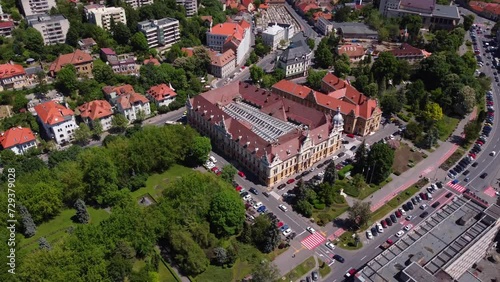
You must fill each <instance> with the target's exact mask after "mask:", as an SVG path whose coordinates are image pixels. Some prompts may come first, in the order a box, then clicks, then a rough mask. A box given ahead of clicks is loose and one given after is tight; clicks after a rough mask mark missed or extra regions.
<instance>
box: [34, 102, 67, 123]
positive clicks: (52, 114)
mask: <svg viewBox="0 0 500 282" xmlns="http://www.w3.org/2000/svg"><path fill="white" fill-rule="evenodd" d="M35 111H36V113H37V115H38V117H39V118H40V120H41V121H42V122H43V123H45V124H49V125H54V124H58V123H60V122H63V121H64V120H65V119H67V118H69V117H70V116H73V115H74V114H75V113H74V112H73V111H72V110H70V109H68V108H66V107H65V106H63V105H61V104H58V103H56V102H54V101H48V102H45V103H42V104H38V105H36V106H35Z"/></svg>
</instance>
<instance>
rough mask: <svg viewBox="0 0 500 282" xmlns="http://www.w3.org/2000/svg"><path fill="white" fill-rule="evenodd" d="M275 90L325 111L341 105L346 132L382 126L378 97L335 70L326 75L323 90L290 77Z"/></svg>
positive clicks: (275, 86) (361, 132)
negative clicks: (356, 85) (370, 95)
mask: <svg viewBox="0 0 500 282" xmlns="http://www.w3.org/2000/svg"><path fill="white" fill-rule="evenodd" d="M272 91H273V93H275V94H278V95H279V96H282V97H285V98H287V99H290V100H293V101H295V102H297V103H300V104H302V105H305V106H307V107H311V108H314V109H317V110H319V111H322V112H324V113H332V112H334V111H336V110H337V109H340V113H341V114H342V116H343V118H344V132H345V133H352V134H357V135H360V136H366V135H368V134H370V133H371V132H375V131H377V130H378V129H379V127H380V121H381V117H382V111H381V110H380V108H379V107H378V104H377V100H374V99H371V98H368V97H366V96H365V95H363V94H362V93H360V92H359V91H358V90H356V88H354V87H352V86H351V85H350V84H349V83H347V82H346V81H344V80H342V79H340V78H338V77H336V76H335V75H333V74H332V73H328V74H326V75H325V77H323V80H322V81H321V92H318V91H314V90H312V89H311V88H309V87H307V86H303V85H299V84H296V83H294V82H292V81H288V80H281V81H279V82H277V83H276V84H274V85H273V87H272Z"/></svg>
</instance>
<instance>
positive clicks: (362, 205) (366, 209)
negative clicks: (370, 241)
mask: <svg viewBox="0 0 500 282" xmlns="http://www.w3.org/2000/svg"><path fill="white" fill-rule="evenodd" d="M370 205H371V202H361V201H356V202H354V204H353V205H352V206H351V207H350V208H349V211H348V216H349V220H350V221H351V222H352V223H353V226H352V227H353V229H354V230H358V229H359V228H360V227H362V226H365V224H366V223H367V222H368V221H369V220H370V218H371V215H372V212H371V209H370Z"/></svg>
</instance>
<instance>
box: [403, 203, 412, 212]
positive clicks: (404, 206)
mask: <svg viewBox="0 0 500 282" xmlns="http://www.w3.org/2000/svg"><path fill="white" fill-rule="evenodd" d="M401 208H402V209H403V210H404V211H409V210H410V208H409V207H408V205H406V204H403V205H402V206H401Z"/></svg>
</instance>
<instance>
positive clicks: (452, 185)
mask: <svg viewBox="0 0 500 282" xmlns="http://www.w3.org/2000/svg"><path fill="white" fill-rule="evenodd" d="M446 186H448V187H450V188H451V189H454V190H456V191H458V192H459V193H463V192H464V191H465V189H467V188H465V187H464V186H462V185H460V184H453V183H452V181H449V182H448V183H446Z"/></svg>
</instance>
